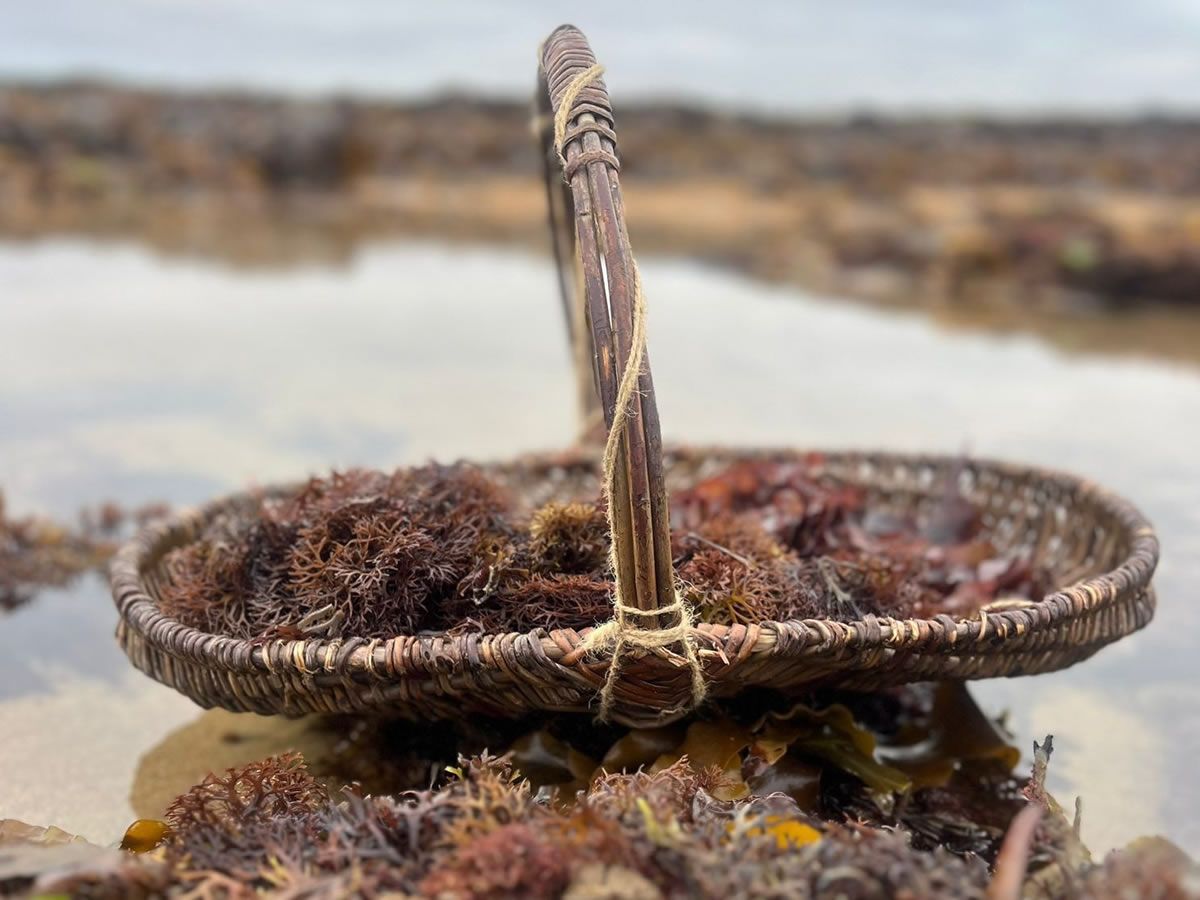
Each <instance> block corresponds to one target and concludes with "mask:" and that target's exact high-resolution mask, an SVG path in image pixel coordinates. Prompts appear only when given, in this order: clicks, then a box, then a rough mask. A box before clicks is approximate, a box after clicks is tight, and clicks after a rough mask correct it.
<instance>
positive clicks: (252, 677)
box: [112, 26, 1158, 725]
mask: <svg viewBox="0 0 1200 900" xmlns="http://www.w3.org/2000/svg"><path fill="white" fill-rule="evenodd" d="M541 63H542V65H541V77H540V90H539V98H540V102H541V104H542V111H543V113H544V114H545V115H544V116H543V121H544V122H545V127H544V128H543V134H542V138H543V144H544V149H545V150H546V160H547V171H548V178H547V185H548V198H549V201H550V208H551V220H552V225H553V226H554V228H553V230H554V236H555V254H556V258H557V260H558V262H559V264H560V272H561V273H562V276H563V277H562V287H563V297H564V300H565V306H566V310H567V313H568V320H569V321H570V322H571V323H572V324H573V329H572V330H573V338H574V344H575V346H577V347H579V348H580V355H581V357H586V362H587V365H586V366H585V367H581V371H584V372H585V373H586V377H585V378H583V379H581V396H587V397H592V396H594V397H595V398H596V400H595V401H589V404H590V408H591V409H592V410H594V411H595V412H596V414H597V417H598V416H599V414H600V413H601V412H602V413H603V416H604V420H605V422H606V424H607V425H608V426H609V427H611V426H612V423H613V421H614V414H615V412H616V395H617V391H618V386H619V383H620V380H621V375H622V373H623V372H624V371H625V366H626V363H627V361H628V359H629V356H630V353H631V349H632V348H633V346H634V342H633V339H634V335H633V329H634V311H635V298H636V295H637V294H638V290H639V288H638V280H637V274H636V268H635V266H634V262H633V257H632V255H631V251H630V247H629V241H628V237H627V234H626V231H625V225H624V221H623V213H622V206H621V194H620V190H619V182H618V175H617V173H618V168H619V164H618V160H617V155H616V142H615V133H614V130H613V129H614V121H613V115H612V111H611V107H610V105H609V100H608V95H607V92H606V90H605V88H604V85H603V82H602V81H600V80H598V79H597V78H596V70H595V69H593V67H594V65H595V58H594V57H593V55H592V52H591V50H590V49H589V47H588V44H587V42H586V40H585V39H584V37H583V35H582V34H580V32H579V31H577V30H576V29H574V28H571V27H567V26H564V27H562V28H559V29H558V30H556V31H555V32H554V33H553V34H552V35H551V36H550V38H549V39H548V40H547V42H546V43H545V45H544V46H543V49H542V59H541ZM564 95H566V97H567V100H568V102H569V104H570V105H569V113H564V114H561V115H560V117H559V118H560V123H561V122H564V121H565V123H566V124H567V129H566V133H565V136H564V135H562V134H561V132H560V135H559V136H560V138H562V141H561V143H559V144H558V145H557V146H558V147H560V148H561V149H562V155H561V156H560V154H559V152H558V150H557V149H556V143H555V139H554V138H555V135H554V130H553V127H552V124H551V123H552V122H553V119H554V115H555V114H557V113H558V112H559V108H560V106H561V105H563V103H562V100H563V98H564ZM572 261H573V262H574V264H573V262H572ZM593 385H595V388H593ZM638 388H639V389H638V391H637V392H636V393H634V394H633V396H632V400H631V403H630V405H629V407H628V413H627V415H625V416H624V417H623V420H622V417H621V416H617V417H616V418H617V420H618V428H619V434H620V444H619V452H618V454H617V457H616V466H615V469H614V472H613V479H614V483H613V487H614V490H613V493H612V500H611V509H612V519H613V534H612V540H613V545H614V551H615V565H616V569H617V572H616V574H617V576H618V579H619V583H620V584H622V585H624V586H625V589H624V590H625V602H626V606H630V607H636V609H638V610H641V611H642V612H640V613H638V614H637V615H635V616H633V617H631V618H629V619H628V626H629V627H631V628H633V629H635V630H638V629H641V630H644V631H647V632H655V633H659V634H661V633H664V632H668V631H670V629H672V628H673V627H675V628H676V631H677V630H678V629H677V626H678V625H679V617H680V613H679V607H678V605H677V603H676V595H675V579H674V573H673V567H672V558H671V551H670V531H669V521H668V507H667V486H668V482H669V481H670V479H671V478H673V477H674V475H675V474H677V473H680V472H686V471H693V472H694V471H698V470H700V469H702V468H703V467H706V466H713V465H719V464H722V463H730V462H734V461H738V460H744V459H751V458H757V459H763V458H770V459H777V460H790V461H802V462H803V463H804V464H805V465H806V466H807V467H808V468H809V469H810V470H812V471H813V473H814V475H818V476H821V477H828V478H833V479H837V480H841V481H845V482H849V483H853V484H856V485H859V486H862V487H864V488H865V489H866V491H867V494H868V497H869V501H870V503H871V505H872V507H873V508H874V507H878V508H882V509H886V510H892V511H898V512H905V513H911V512H916V513H920V512H921V511H923V510H926V509H928V508H929V507H930V505H931V504H933V503H935V502H936V501H937V497H938V493H939V489H940V485H941V484H942V483H943V480H944V479H945V478H947V477H951V473H955V474H956V475H957V477H958V483H959V486H960V489H961V490H962V492H963V493H964V495H965V496H967V497H968V498H969V499H970V500H972V501H973V502H974V503H976V504H977V505H978V506H979V507H980V508H981V509H983V510H984V524H985V527H986V528H987V530H988V536H989V538H991V539H992V540H993V541H994V542H995V543H996V544H998V545H1000V546H1007V547H1018V546H1019V547H1022V548H1026V549H1028V551H1029V552H1030V554H1031V556H1032V558H1033V559H1034V560H1035V561H1036V562H1037V563H1039V564H1041V565H1044V566H1046V567H1048V568H1049V570H1050V571H1052V572H1053V573H1054V574H1055V577H1056V583H1057V584H1060V585H1062V587H1061V589H1059V590H1058V591H1056V592H1054V593H1051V594H1049V595H1048V596H1046V597H1045V598H1044V599H1042V600H1040V601H1039V602H1036V603H1034V604H1031V605H1027V606H1024V607H1022V608H1004V609H999V610H996V611H992V612H988V613H986V614H984V615H978V616H975V617H973V618H971V619H969V620H955V619H953V618H951V617H949V616H945V615H943V616H938V617H935V618H932V619H908V620H894V619H884V618H877V617H872V616H866V617H864V618H862V619H861V620H858V621H853V622H841V621H832V620H817V619H810V620H804V621H786V622H760V623H757V624H752V625H733V626H725V625H709V624H702V625H698V626H696V627H695V628H691V629H689V630H688V632H687V634H686V636H684V637H679V636H678V635H677V639H676V640H674V642H673V643H669V644H661V645H659V646H651V647H646V646H644V645H639V644H638V642H636V641H634V642H632V643H631V644H630V645H629V646H627V647H625V648H624V649H623V650H620V648H619V647H618V650H619V652H620V658H619V665H618V666H616V667H614V666H613V652H597V650H596V649H595V648H594V647H592V646H591V645H586V642H587V641H588V638H589V633H590V632H591V629H583V630H580V631H576V630H571V629H562V630H555V631H544V630H536V631H533V632H528V633H510V634H467V635H461V636H444V635H434V636H429V635H398V636H396V637H393V638H391V639H388V640H366V639H354V638H349V639H338V640H275V641H271V642H268V643H262V642H255V641H250V640H243V639H239V638H233V637H229V636H223V635H214V634H207V633H204V632H201V631H198V630H196V629H194V628H190V627H188V626H185V625H184V624H182V623H180V622H179V621H176V620H174V619H172V618H169V617H168V616H166V615H164V614H163V613H162V612H161V611H160V609H159V604H158V599H157V598H158V596H159V590H160V586H161V585H162V583H163V579H164V578H166V577H167V576H166V573H165V570H164V567H163V566H162V561H163V558H164V556H165V555H166V554H167V553H169V552H170V551H171V550H173V549H175V548H177V547H180V546H182V545H184V544H186V543H188V542H190V541H193V540H195V539H196V538H197V536H198V535H199V534H200V533H201V531H202V530H203V528H204V526H205V524H206V523H207V522H208V521H209V520H210V519H211V518H212V517H213V516H215V515H218V514H220V513H221V512H222V511H223V510H226V509H228V508H229V507H232V506H237V505H238V504H246V503H253V502H256V501H257V498H255V497H250V496H249V495H245V494H243V495H238V496H235V497H232V498H230V499H227V500H223V501H219V502H217V503H214V504H212V505H210V506H208V507H206V508H204V509H202V510H200V511H199V512H196V513H192V514H188V515H183V516H180V517H176V518H174V519H172V520H168V521H166V522H163V523H162V524H159V525H155V526H151V527H150V528H148V529H146V530H144V531H143V532H142V533H140V534H139V535H138V536H137V537H136V538H135V539H134V540H133V541H132V542H131V543H129V544H128V545H126V546H125V547H123V548H122V549H121V551H120V552H119V553H118V555H117V557H116V559H115V560H114V563H113V566H112V587H113V596H114V599H115V600H116V603H117V607H118V609H119V611H120V616H121V619H120V624H119V626H118V630H117V635H118V639H119V641H120V643H121V645H122V646H123V648H124V649H125V651H126V653H127V654H128V655H129V657H130V659H131V660H132V661H133V663H134V665H136V666H137V667H138V668H139V669H141V670H142V671H143V672H145V673H147V674H148V675H150V676H151V677H153V678H155V679H157V680H159V681H161V682H163V683H165V684H168V685H171V686H172V687H175V688H176V689H177V690H179V691H181V692H183V693H185V694H187V695H188V696H189V697H192V698H193V699H194V700H196V701H197V702H198V703H200V704H201V705H203V706H223V707H226V708H228V709H233V710H247V711H254V712H259V713H279V714H284V715H300V714H304V713H312V712H316V713H332V712H339V713H346V712H362V713H387V714H394V715H404V716H410V717H457V716H462V715H464V714H466V713H479V714H489V715H501V716H514V715H520V714H524V713H527V712H532V711H550V710H575V711H584V710H589V709H592V710H594V709H596V700H597V697H598V695H599V693H600V692H601V690H602V689H606V690H608V691H609V692H610V694H609V697H608V700H609V705H608V707H607V711H608V712H609V713H611V716H612V718H614V719H616V720H618V721H621V722H624V723H626V724H630V725H650V724H661V723H664V722H666V721H670V720H672V719H676V718H679V717H681V716H683V715H685V714H686V713H687V712H689V711H690V710H691V709H692V708H693V707H694V706H695V704H696V699H697V692H696V689H695V688H696V682H695V677H696V676H697V674H698V671H697V667H698V669H699V674H702V680H703V683H704V685H705V686H706V689H707V692H708V694H709V695H710V696H718V697H719V696H731V695H734V694H736V693H738V692H739V691H742V690H743V689H746V688H749V687H763V688H770V689H774V690H778V691H783V692H796V691H799V690H802V689H807V688H811V687H812V686H814V685H816V684H834V683H836V684H838V685H842V686H846V687H856V688H875V687H881V686H885V685H892V684H898V683H901V682H905V681H915V680H926V679H949V678H953V679H966V678H985V677H992V676H1010V675H1026V674H1033V673H1038V672H1047V671H1051V670H1054V669H1061V668H1064V667H1066V666H1069V665H1071V664H1073V663H1075V662H1078V661H1079V660H1081V659H1084V658H1086V657H1088V656H1090V655H1091V654H1092V653H1094V652H1096V650H1098V649H1099V648H1100V647H1102V646H1104V645H1105V644H1108V643H1111V642H1113V641H1115V640H1117V639H1118V638H1120V637H1122V636H1124V635H1126V634H1129V633H1130V632H1132V631H1135V630H1136V629H1138V628H1140V627H1142V626H1143V625H1145V624H1146V623H1147V622H1148V621H1149V620H1150V618H1151V616H1152V615H1153V611H1154V593H1153V590H1152V588H1151V586H1150V579H1151V576H1152V574H1153V572H1154V568H1155V565H1156V563H1157V559H1158V542H1157V540H1156V538H1155V536H1154V533H1153V530H1152V529H1151V527H1150V525H1149V524H1148V523H1147V522H1146V520H1145V519H1144V518H1143V517H1142V516H1141V515H1140V514H1139V513H1138V512H1137V510H1135V509H1134V508H1133V507H1132V506H1131V505H1130V504H1128V503H1126V502H1125V501H1124V500H1121V499H1120V498H1118V497H1115V496H1113V495H1112V494H1110V493H1108V492H1106V491H1104V490H1102V489H1101V488H1099V487H1097V486H1095V485H1092V484H1090V483H1087V482H1085V481H1081V480H1079V479H1077V478H1073V477H1071V476H1069V475H1065V474H1059V473H1054V472H1047V471H1042V470H1037V469H1030V468H1024V467H1019V466H1012V465H1006V464H1001V463H993V462H983V461H969V462H966V463H965V464H964V463H963V462H962V461H961V460H958V459H952V458H948V457H935V456H904V455H896V454H888V453H855V452H850V453H824V454H803V453H800V452H795V451H744V450H736V451H735V450H724V449H713V450H704V451H699V450H692V451H683V450H680V451H670V450H669V451H666V452H664V450H663V447H662V442H661V439H660V432H659V421H658V413H657V408H656V404H655V395H654V385H653V382H652V380H651V377H650V371H649V361H648V360H645V362H644V365H643V366H642V368H641V374H640V377H639V381H638ZM564 459H565V457H563V456H562V455H558V456H554V457H549V456H547V457H543V458H535V459H533V460H529V459H527V460H522V461H520V462H519V463H513V464H510V465H509V466H507V467H506V466H496V467H493V471H494V472H495V473H496V474H498V475H500V476H501V477H503V476H504V474H505V472H507V471H511V470H512V469H513V467H515V466H518V465H519V466H520V468H521V471H522V472H523V473H524V477H528V476H529V475H530V474H531V473H532V475H534V476H537V475H538V473H539V471H542V472H544V473H545V474H546V477H547V478H549V477H550V475H551V474H552V471H553V470H557V469H561V467H562V466H563V465H564V464H567V463H564ZM569 459H570V461H569V464H570V465H577V466H584V467H589V466H590V467H593V468H594V467H596V461H595V459H594V455H587V454H582V453H581V454H580V455H578V456H576V457H570V458H569ZM281 490H286V489H281ZM656 610H668V612H665V613H664V614H663V615H658V616H656V615H654V612H655V611H656ZM610 650H611V648H610ZM610 670H611V672H612V673H613V675H614V677H613V678H611V679H609V674H610Z"/></svg>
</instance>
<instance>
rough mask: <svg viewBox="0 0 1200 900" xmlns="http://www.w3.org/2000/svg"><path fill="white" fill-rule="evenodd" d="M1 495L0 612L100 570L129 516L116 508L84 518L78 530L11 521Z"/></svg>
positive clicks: (36, 520) (35, 519)
mask: <svg viewBox="0 0 1200 900" xmlns="http://www.w3.org/2000/svg"><path fill="white" fill-rule="evenodd" d="M6 513H7V511H6V509H5V502H4V493H3V492H2V491H0V611H3V610H13V609H16V608H18V607H20V606H24V605H25V604H26V603H28V602H29V601H30V600H32V599H33V597H34V596H35V595H36V593H37V592H38V591H39V590H40V589H42V588H47V587H64V586H65V585H67V584H70V583H71V581H73V580H74V579H75V578H77V577H79V576H80V575H82V574H83V573H85V572H88V571H91V570H94V569H98V568H100V567H102V566H103V565H104V564H105V563H106V562H107V561H108V558H109V557H110V556H111V555H112V553H113V551H114V550H115V549H116V545H115V544H114V543H113V541H112V540H111V538H112V537H113V536H114V535H115V533H116V532H117V531H118V530H119V528H120V526H121V524H122V523H123V521H124V518H125V513H124V512H123V511H122V510H121V509H120V508H119V507H117V506H115V505H113V504H106V505H105V506H104V507H102V514H101V515H99V516H98V517H97V516H93V515H92V514H91V513H89V512H88V511H85V512H84V513H83V514H81V517H80V518H81V524H80V526H79V527H78V528H69V527H66V526H64V525H60V524H58V523H55V522H53V521H51V520H49V519H46V518H42V517H39V516H26V517H24V518H19V519H17V518H10V517H9V516H8V515H7V514H6Z"/></svg>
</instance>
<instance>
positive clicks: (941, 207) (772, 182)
mask: <svg viewBox="0 0 1200 900" xmlns="http://www.w3.org/2000/svg"><path fill="white" fill-rule="evenodd" d="M618 115H619V123H618V126H619V134H620V149H621V157H622V164H623V170H622V187H623V190H624V192H625V195H626V205H627V209H628V214H629V220H630V230H631V234H632V238H633V241H634V244H635V247H636V248H637V249H638V250H639V251H641V252H643V253H660V254H670V255H676V256H684V257H691V258H695V259H698V260H701V261H704V262H706V263H710V264H714V265H719V266H723V267H730V268H733V269H736V270H739V271H743V272H746V273H747V274H750V275H753V276H755V277H759V278H765V279H768V280H771V281H777V282H782V283H788V284H795V285H798V286H800V287H803V288H805V289H807V290H809V291H813V292H816V293H820V294H825V295H830V296H838V297H848V298H854V299H858V300H866V301H870V302H872V303H875V304H881V305H887V306H895V307H899V308H921V309H924V310H927V311H929V312H930V313H931V314H932V315H934V316H935V318H937V319H938V320H939V321H942V322H945V323H948V324H950V325H954V326H967V327H985V328H988V329H989V330H996V329H1002V330H1021V331H1032V332H1036V333H1039V334H1041V335H1043V336H1047V337H1049V338H1050V339H1051V340H1053V341H1055V342H1056V343H1059V344H1060V345H1075V346H1079V347H1081V348H1085V349H1099V350H1103V351H1106V352H1108V351H1117V350H1119V351H1122V352H1132V353H1135V354H1139V355H1152V356H1159V357H1165V358H1169V359H1176V360H1180V361H1187V362H1192V363H1194V362H1198V361H1200V165H1197V163H1198V162H1200V118H1198V119H1183V118H1153V117H1146V118H1138V119H1126V120H1116V119H1113V120H1098V119H1097V120H1085V119H1071V120H1069V121H1052V120H1043V119H1039V120H1017V119H1011V118H1005V119H993V120H982V119H971V118H925V119H891V118H868V117H858V118H847V119H833V118H824V119H819V120H817V119H811V120H802V119H765V118H761V117H752V116H736V115H730V114H727V113H716V112H705V111H702V110H697V109H693V108H684V107H678V106H668V105H654V106H646V105H642V106H633V107H631V108H629V109H622V110H619V112H618ZM538 157H539V154H538V151H537V150H536V148H535V143H534V140H533V137H532V134H531V115H530V109H529V106H528V105H527V104H522V103H517V102H505V101H495V100H478V99H470V98H467V97H444V98H441V99H435V100H428V101H422V102H384V101H379V100H362V99H358V100H356V99H346V98H343V99H299V98H286V97H281V96H270V95H264V94H233V93H216V92H214V93H194V92H179V91H170V90H153V89H140V88H131V87H122V86H115V85H108V84H103V83H94V82H62V83H50V84H44V83H39V84H18V83H12V82H10V83H7V84H0V238H4V239H9V240H23V239H39V238H43V237H47V236H55V235H73V236H88V237H94V238H101V239H107V238H114V239H134V240H138V241H142V242H145V243H147V244H149V245H150V246H152V247H154V248H156V249H158V250H159V251H161V252H164V253H168V254H183V255H195V256H201V257H208V258H215V259H218V260H222V261H225V262H228V263H231V264H235V265H244V266H280V265H294V264H302V263H308V262H311V261H338V260H343V259H346V258H349V257H350V256H351V255H352V254H353V252H354V250H355V249H356V248H357V247H358V246H360V245H362V244H363V243H364V242H368V241H376V240H380V239H386V238H388V237H391V236H420V237H439V238H446V239H450V240H467V241H487V242H502V243H511V244H518V245H525V246H529V247H536V248H539V249H543V248H545V247H547V245H548V241H547V237H546V225H545V221H546V219H545V217H546V213H545V198H544V189H543V187H542V185H541V183H540V168H541V162H540V160H539V158H538Z"/></svg>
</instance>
